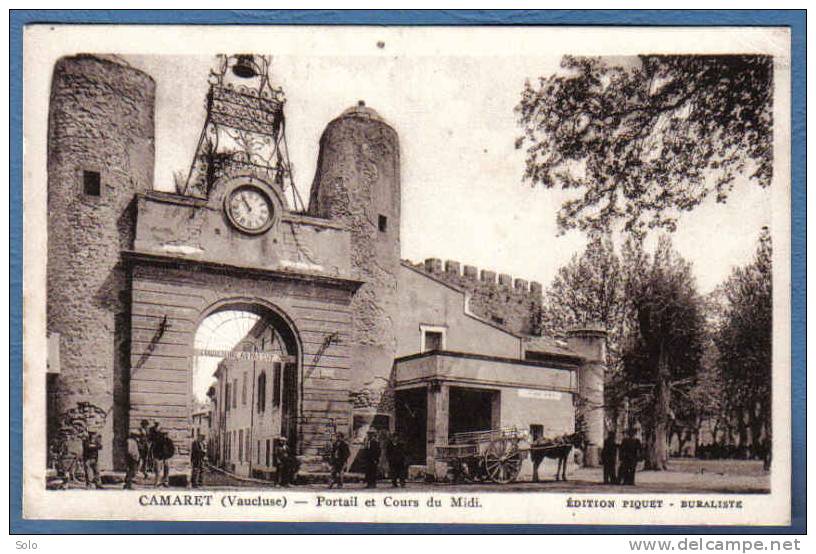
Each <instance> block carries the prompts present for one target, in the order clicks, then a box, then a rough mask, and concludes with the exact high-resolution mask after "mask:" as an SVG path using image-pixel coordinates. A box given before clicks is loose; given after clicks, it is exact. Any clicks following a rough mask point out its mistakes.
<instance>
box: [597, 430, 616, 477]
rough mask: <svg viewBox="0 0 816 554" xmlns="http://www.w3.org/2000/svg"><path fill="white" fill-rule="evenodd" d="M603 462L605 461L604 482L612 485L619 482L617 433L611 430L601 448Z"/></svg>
mask: <svg viewBox="0 0 816 554" xmlns="http://www.w3.org/2000/svg"><path fill="white" fill-rule="evenodd" d="M601 462H602V463H603V482H604V483H605V484H610V485H611V484H617V482H618V475H617V471H616V469H617V464H618V445H617V444H615V433H611V432H610V433H609V434H607V435H606V440H605V441H604V445H603V449H602V450H601Z"/></svg>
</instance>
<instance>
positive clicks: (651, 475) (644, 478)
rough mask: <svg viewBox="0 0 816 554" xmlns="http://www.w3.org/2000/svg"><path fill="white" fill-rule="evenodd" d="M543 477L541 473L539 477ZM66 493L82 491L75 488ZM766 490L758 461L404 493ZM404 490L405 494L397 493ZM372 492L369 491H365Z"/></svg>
mask: <svg viewBox="0 0 816 554" xmlns="http://www.w3.org/2000/svg"><path fill="white" fill-rule="evenodd" d="M542 474H543V472H542ZM151 477H152V476H150V477H148V479H143V478H142V477H141V476H139V478H137V481H136V484H135V488H136V489H142V490H147V489H149V490H154V487H153V485H152V482H153V481H152V478H151ZM204 483H205V485H204V489H206V490H237V489H266V488H277V487H276V485H274V484H273V483H266V482H261V481H254V480H253V481H249V480H243V479H237V478H234V477H231V476H228V475H225V474H223V473H218V472H214V471H208V472H207V473H206V474H205V477H204ZM121 487H122V485H121V484H106V485H104V488H105V489H111V490H114V489H121ZM66 488H70V489H77V488H83V486H82V485H81V484H79V483H72V484H69V485H68V486H67V487H66ZM185 488H186V487H169V489H163V490H184V489H185ZM769 488H770V476H769V473H768V472H766V471H764V470H763V469H762V462H759V461H746V460H712V461H704V460H691V459H689V460H685V459H679V460H672V461H671V463H670V469H669V471H640V472H638V473H637V484H636V486H634V487H629V486H622V485H604V484H603V477H602V472H601V470H600V469H597V468H596V469H586V468H581V469H578V470H576V471H575V473H574V474H573V476H572V477H571V478H570V480H569V481H567V482H562V481H554V480H551V479H550V480H545V481H542V482H539V483H532V482H529V481H522V482H516V483H511V484H507V485H497V484H494V483H469V484H459V485H453V484H450V483H425V482H421V481H411V482H408V483H407V486H406V488H405V489H404V490H407V491H419V492H421V491H440V490H441V491H457V492H558V493H562V492H570V493H590V492H591V493H600V492H604V493H627V494H633V493H634V494H641V493H643V494H645V493H739V494H758V493H766V492H768V490H769ZM327 489H328V487H327V485H326V484H324V483H308V484H303V485H297V486H293V487H291V489H290V490H292V491H313V492H316V491H325V490H327ZM361 490H366V489H365V485H364V484H363V483H360V482H349V483H347V484H346V486H345V487H344V488H343V489H334V491H335V492H338V493H339V492H347V491H352V492H355V491H356V492H359V491H361ZM376 490H377V491H382V492H383V493H385V492H394V488H393V487H392V486H391V483H390V482H389V481H386V480H383V481H380V483H379V485H378V487H377V489H376ZM400 490H403V489H400ZM369 492H373V491H369Z"/></svg>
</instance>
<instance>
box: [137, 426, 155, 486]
mask: <svg viewBox="0 0 816 554" xmlns="http://www.w3.org/2000/svg"><path fill="white" fill-rule="evenodd" d="M137 438H138V440H139V464H140V466H141V467H140V469H141V471H142V476H143V477H144V478H145V479H147V472H148V471H150V468H152V467H153V460H152V459H151V456H150V443H151V440H150V422H149V421H147V420H146V419H143V420H142V421H141V422H140V423H139V432H138V437H137Z"/></svg>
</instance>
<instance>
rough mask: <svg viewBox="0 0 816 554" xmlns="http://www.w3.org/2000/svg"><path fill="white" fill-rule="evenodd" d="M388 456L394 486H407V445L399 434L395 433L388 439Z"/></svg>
mask: <svg viewBox="0 0 816 554" xmlns="http://www.w3.org/2000/svg"><path fill="white" fill-rule="evenodd" d="M386 455H387V456H388V469H389V471H390V473H391V484H392V485H394V487H403V488H405V477H406V473H407V472H408V466H407V465H406V456H405V445H404V444H403V443H402V439H401V438H400V436H399V435H397V434H396V433H394V434H393V435H391V438H390V439H389V441H388V448H387V451H386Z"/></svg>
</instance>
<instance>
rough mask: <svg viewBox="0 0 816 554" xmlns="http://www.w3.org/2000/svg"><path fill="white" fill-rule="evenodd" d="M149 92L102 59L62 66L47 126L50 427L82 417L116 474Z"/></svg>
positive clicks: (141, 80)
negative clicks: (52, 367) (53, 347)
mask: <svg viewBox="0 0 816 554" xmlns="http://www.w3.org/2000/svg"><path fill="white" fill-rule="evenodd" d="M154 99H155V84H154V82H153V79H151V78H150V77H149V76H148V75H146V74H145V73H143V72H141V71H138V70H136V69H134V68H132V67H129V66H128V65H127V64H125V63H124V62H121V61H119V60H117V59H114V58H109V57H106V56H92V55H78V56H74V57H66V58H62V59H60V60H59V61H58V62H57V63H56V65H55V68H54V74H53V79H52V83H51V103H50V110H49V120H48V266H47V281H48V301H47V326H48V333H49V335H50V336H52V338H54V337H57V336H58V338H59V359H60V373H59V375H58V376H57V378H56V381H55V383H54V385H53V387H54V388H55V390H53V391H52V394H53V396H54V397H55V402H54V411H55V412H56V413H51V414H49V419H50V421H51V425H52V426H53V427H56V426H57V425H58V424H57V422H58V421H59V420H60V418H62V417H70V418H72V419H77V418H81V419H84V420H85V421H86V425H87V426H88V427H89V428H91V429H95V430H98V432H99V433H100V434H101V437H102V451H101V452H100V468H101V469H110V468H114V467H115V468H121V467H122V465H123V460H124V445H125V440H126V433H127V430H128V421H127V419H128V415H127V398H128V396H127V386H128V376H129V366H130V360H129V357H130V343H129V340H130V339H129V337H130V313H129V298H130V289H129V284H128V283H129V279H128V276H127V272H126V270H125V269H124V267H123V265H122V261H121V256H120V253H121V251H122V250H123V249H129V248H132V246H133V236H134V230H135V223H136V221H135V214H136V211H135V198H134V194H135V193H137V192H140V191H146V190H149V189H150V188H151V187H152V185H153V164H154V121H153V112H154Z"/></svg>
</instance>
